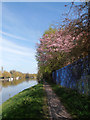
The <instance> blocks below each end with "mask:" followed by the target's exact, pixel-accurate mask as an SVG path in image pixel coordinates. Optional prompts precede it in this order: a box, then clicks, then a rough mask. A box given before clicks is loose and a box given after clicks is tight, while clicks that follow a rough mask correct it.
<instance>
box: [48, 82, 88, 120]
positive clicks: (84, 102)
mask: <svg viewBox="0 0 90 120" xmlns="http://www.w3.org/2000/svg"><path fill="white" fill-rule="evenodd" d="M49 84H50V85H51V87H52V89H53V90H54V92H55V93H56V94H57V96H58V97H59V98H60V100H61V102H62V104H63V105H64V106H65V108H66V109H67V111H68V112H69V113H70V114H71V115H72V117H73V119H74V120H89V119H90V111H89V108H88V106H89V105H90V96H89V97H88V96H86V95H82V94H79V93H78V92H77V91H75V90H72V89H68V88H65V87H61V86H60V85H56V84H53V83H51V82H49Z"/></svg>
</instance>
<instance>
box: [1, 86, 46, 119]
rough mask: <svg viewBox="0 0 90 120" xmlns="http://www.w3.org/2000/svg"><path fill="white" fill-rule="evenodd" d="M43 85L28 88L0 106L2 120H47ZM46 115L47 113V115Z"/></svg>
mask: <svg viewBox="0 0 90 120" xmlns="http://www.w3.org/2000/svg"><path fill="white" fill-rule="evenodd" d="M44 109H46V111H48V110H47V106H46V103H45V92H44V89H43V84H38V85H36V86H34V87H31V88H28V89H26V90H24V91H22V92H20V93H18V94H17V95H15V96H14V97H12V98H10V99H9V100H7V101H6V102H4V103H3V104H2V120H4V119H5V120H18V119H19V120H25V119H28V120H47V119H48V118H47V115H46V113H45V112H44ZM47 114H48V113H47Z"/></svg>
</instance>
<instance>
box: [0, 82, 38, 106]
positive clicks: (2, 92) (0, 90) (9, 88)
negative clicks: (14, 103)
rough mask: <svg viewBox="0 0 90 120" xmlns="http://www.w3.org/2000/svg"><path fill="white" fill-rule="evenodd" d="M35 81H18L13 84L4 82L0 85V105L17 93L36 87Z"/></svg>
mask: <svg viewBox="0 0 90 120" xmlns="http://www.w3.org/2000/svg"><path fill="white" fill-rule="evenodd" d="M37 84H38V82H37V81H36V80H18V81H13V82H4V83H2V85H0V104H2V103H3V102H5V101H6V100H8V99H9V98H11V97H13V96H14V95H16V94H18V93H19V92H21V91H23V90H24V89H27V88H29V87H32V86H34V85H37Z"/></svg>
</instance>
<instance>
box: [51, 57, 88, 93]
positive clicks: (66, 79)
mask: <svg viewBox="0 0 90 120" xmlns="http://www.w3.org/2000/svg"><path fill="white" fill-rule="evenodd" d="M52 77H53V81H54V82H55V83H56V84H60V85H61V86H63V87H67V88H72V89H75V90H78V91H79V92H80V93H84V94H90V55H89V56H86V57H85V58H83V59H79V60H78V61H76V62H74V63H72V64H70V65H67V66H65V67H63V68H61V69H59V70H56V71H54V72H53V73H52Z"/></svg>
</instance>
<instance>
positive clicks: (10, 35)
mask: <svg viewBox="0 0 90 120" xmlns="http://www.w3.org/2000/svg"><path fill="white" fill-rule="evenodd" d="M0 33H1V34H2V35H5V36H8V37H12V38H15V39H19V40H25V41H26V40H27V39H25V38H22V37H19V36H15V35H12V34H9V33H6V32H3V31H0Z"/></svg>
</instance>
